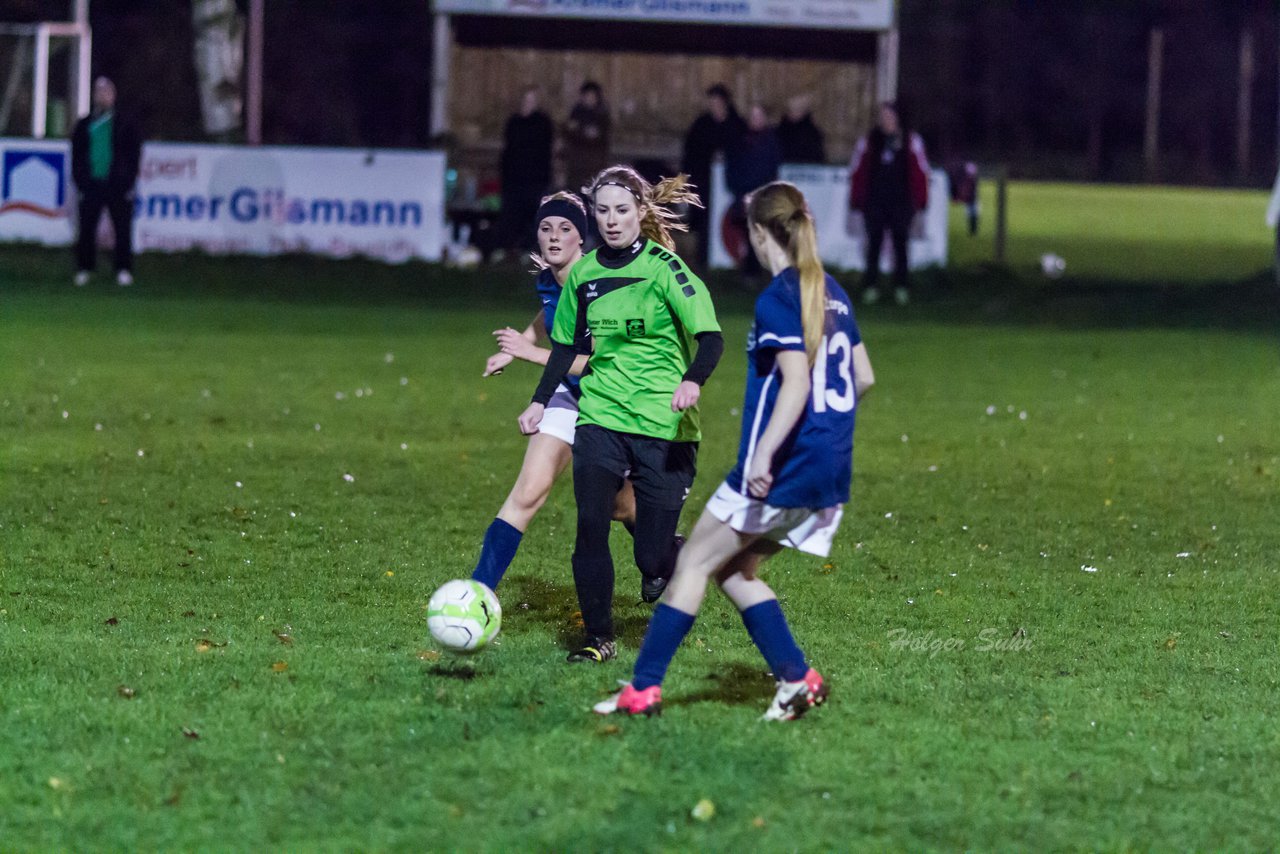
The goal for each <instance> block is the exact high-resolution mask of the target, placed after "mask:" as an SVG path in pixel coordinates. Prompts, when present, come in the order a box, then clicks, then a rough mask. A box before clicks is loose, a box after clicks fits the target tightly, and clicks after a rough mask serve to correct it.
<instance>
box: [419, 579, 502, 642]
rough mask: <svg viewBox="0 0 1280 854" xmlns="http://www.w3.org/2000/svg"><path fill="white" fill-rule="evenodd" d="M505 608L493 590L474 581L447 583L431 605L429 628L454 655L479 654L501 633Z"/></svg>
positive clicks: (461, 580) (432, 598) (434, 597)
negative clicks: (478, 652) (463, 653)
mask: <svg viewBox="0 0 1280 854" xmlns="http://www.w3.org/2000/svg"><path fill="white" fill-rule="evenodd" d="M501 626H502V606H501V605H499V604H498V597H497V596H495V595H494V594H493V591H492V590H490V589H489V588H488V587H486V586H484V585H483V584H481V583H480V582H479V581H473V580H471V579H456V580H454V581H446V582H445V583H444V584H443V585H442V586H441V587H440V589H439V590H437V591H436V592H435V593H433V594H431V600H430V601H428V602H427V628H428V629H430V630H431V637H433V638H435V639H436V643H438V644H440V645H441V646H443V647H444V648H445V649H447V650H449V651H451V652H476V651H478V650H480V649H482V648H484V646H485V645H486V644H488V643H489V641H491V640H493V639H494V637H495V636H496V635H497V634H498V629H499V628H500V627H501Z"/></svg>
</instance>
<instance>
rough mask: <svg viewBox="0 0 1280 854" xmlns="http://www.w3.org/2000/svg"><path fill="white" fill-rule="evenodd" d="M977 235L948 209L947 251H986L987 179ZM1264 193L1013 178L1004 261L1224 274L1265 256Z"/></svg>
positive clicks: (1178, 277) (1210, 277)
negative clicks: (1044, 259) (1051, 258)
mask: <svg viewBox="0 0 1280 854" xmlns="http://www.w3.org/2000/svg"><path fill="white" fill-rule="evenodd" d="M981 187H982V197H981V199H982V226H981V234H980V236H979V237H976V238H970V237H969V236H968V235H967V234H963V233H961V232H962V230H963V229H962V228H961V223H960V219H961V216H962V212H961V210H960V209H959V208H957V207H953V214H952V220H953V222H952V236H951V244H950V250H951V257H952V261H953V264H954V265H955V266H958V267H960V268H962V269H963V268H965V267H967V266H969V265H971V264H973V263H976V262H980V261H985V260H987V259H989V258H991V256H992V252H993V240H994V234H995V222H996V186H995V182H994V181H984V182H983V183H982V185H981ZM1266 208H1267V195H1266V193H1262V192H1259V191H1256V190H1206V189H1201V188H1190V187H1153V186H1123V185H1090V184H1053V183H1038V182H1031V181H1013V182H1010V184H1009V199H1008V244H1007V247H1006V253H1007V261H1008V263H1009V264H1010V265H1011V266H1012V267H1013V268H1015V269H1017V270H1020V271H1024V272H1027V273H1031V272H1033V271H1036V270H1038V269H1039V264H1040V256H1041V255H1044V254H1045V253H1054V254H1056V255H1059V256H1061V257H1062V258H1063V259H1064V260H1065V261H1066V262H1067V275H1068V276H1069V277H1072V278H1077V277H1083V278H1086V279H1106V280H1109V281H1123V282H1126V283H1128V284H1145V285H1152V284H1164V283H1171V282H1172V283H1181V284H1186V283H1192V282H1204V281H1233V280H1237V279H1244V278H1248V277H1250V276H1252V275H1254V274H1256V273H1257V271H1258V270H1261V269H1264V268H1267V267H1269V266H1270V264H1271V259H1272V257H1273V254H1274V251H1275V249H1274V243H1275V234H1274V233H1273V232H1271V231H1270V230H1268V229H1267V227H1266V225H1265V223H1264V222H1263V219H1264V216H1263V214H1264V212H1265V211H1266Z"/></svg>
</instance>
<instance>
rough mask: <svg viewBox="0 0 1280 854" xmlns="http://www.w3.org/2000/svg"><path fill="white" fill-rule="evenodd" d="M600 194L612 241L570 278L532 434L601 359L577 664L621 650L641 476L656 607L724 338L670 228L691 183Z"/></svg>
mask: <svg viewBox="0 0 1280 854" xmlns="http://www.w3.org/2000/svg"><path fill="white" fill-rule="evenodd" d="M590 195H591V199H592V206H593V212H594V213H595V216H596V224H597V225H598V227H599V230H600V234H601V237H602V238H603V240H604V245H602V246H601V247H600V248H598V249H597V250H595V251H594V252H592V253H590V254H589V255H588V256H587V257H585V258H584V259H583V260H582V261H580V262H579V263H578V264H577V265H575V267H574V269H573V272H572V273H571V274H570V276H569V280H568V281H567V282H566V283H565V287H564V295H563V296H562V297H561V300H560V306H559V309H558V310H557V311H556V323H555V328H554V329H553V330H552V332H551V340H552V352H551V358H550V360H549V361H548V362H547V367H546V370H545V371H544V373H543V375H542V382H541V383H540V384H539V386H538V389H537V391H536V392H535V393H534V396H533V402H532V403H530V404H529V408H528V409H526V410H525V412H524V413H523V414H522V415H521V416H520V428H521V430H522V431H524V432H525V433H532V432H535V431H537V430H538V429H539V424H540V422H541V421H542V420H543V418H544V412H545V409H546V407H547V405H549V402H550V401H551V400H552V399H553V395H554V391H555V388H556V386H557V384H558V383H559V382H560V381H561V378H562V377H563V376H564V373H565V371H566V370H567V368H568V366H569V365H570V363H571V362H572V360H573V358H574V357H575V356H577V355H579V354H582V353H589V354H590V361H589V362H588V364H587V369H586V371H585V372H584V374H583V376H582V380H581V384H580V389H581V397H580V399H579V402H578V403H579V414H578V426H577V434H576V438H575V441H574V450H573V486H574V497H575V498H576V500H577V503H578V526H577V535H576V538H575V543H574V554H573V580H574V585H575V587H576V588H577V593H578V603H579V605H580V606H581V609H582V619H583V624H584V627H585V632H586V637H585V639H584V640H583V643H582V645H581V647H579V648H577V649H575V650H574V651H573V652H572V653H571V654H570V655H569V660H570V661H594V662H603V661H607V660H609V659H611V658H613V657H614V656H615V655H616V645H615V642H614V631H613V586H614V570H613V558H612V556H611V555H610V553H609V515H608V511H609V508H610V507H612V504H613V497H614V495H615V494H616V493H617V491H618V489H619V488H621V486H622V484H623V483H624V479H625V478H630V480H631V482H632V484H633V487H634V490H635V502H636V520H635V551H634V554H635V560H636V565H637V567H639V569H640V572H641V574H642V575H643V576H644V579H643V581H642V583H641V597H642V598H643V599H644V600H645V601H650V602H652V601H654V600H656V599H657V598H658V596H659V595H661V593H662V591H663V589H664V588H665V587H666V584H667V581H668V579H669V578H670V577H671V573H672V571H673V569H674V566H675V556H676V552H677V551H678V550H677V548H676V547H675V540H674V539H673V537H674V534H675V531H676V526H677V524H678V523H679V520H680V511H681V509H682V508H683V507H684V501H685V499H686V498H687V497H688V495H689V489H690V487H691V486H692V485H693V478H694V475H695V474H696V464H697V450H698V442H699V441H700V440H701V433H700V430H699V425H698V409H697V404H698V399H699V397H700V396H701V387H702V384H703V383H705V382H706V381H707V378H708V377H709V376H710V375H711V372H712V370H713V369H714V368H715V366H716V363H717V362H718V361H719V359H720V355H721V354H722V353H723V350H724V340H723V338H722V337H721V335H720V326H719V324H718V323H717V321H716V316H715V309H714V307H713V306H712V303H711V295H710V293H709V292H708V291H707V287H706V285H705V284H703V282H702V281H701V280H700V279H699V278H698V277H697V276H694V275H693V274H692V273H691V272H690V271H689V269H688V268H687V267H686V266H685V265H684V262H682V261H681V260H680V259H679V258H678V257H677V256H676V255H675V253H674V252H672V245H673V242H672V240H671V230H672V229H675V228H683V226H682V225H681V224H680V223H679V222H678V220H676V218H675V216H674V214H672V213H671V211H670V210H668V209H667V205H671V204H675V203H678V202H692V203H695V204H696V203H697V201H698V200H697V196H696V195H694V194H693V193H692V192H691V191H690V190H689V189H688V188H687V185H686V183H685V179H684V177H683V176H680V177H678V178H675V179H667V180H665V181H663V182H661V183H659V184H658V186H657V187H654V186H652V185H650V184H649V183H648V182H647V181H645V180H644V179H643V178H642V177H640V175H639V174H638V173H636V172H635V171H634V170H633V169H630V168H628V167H613V168H610V169H606V170H605V171H603V172H601V173H600V174H599V175H598V176H596V179H595V180H594V182H593V183H592V186H591V194H590Z"/></svg>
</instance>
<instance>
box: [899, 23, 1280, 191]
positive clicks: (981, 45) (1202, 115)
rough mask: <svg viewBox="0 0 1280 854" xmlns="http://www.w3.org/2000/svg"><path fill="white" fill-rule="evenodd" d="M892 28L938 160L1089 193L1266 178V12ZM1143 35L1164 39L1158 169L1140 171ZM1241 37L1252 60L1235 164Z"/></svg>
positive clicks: (1274, 68) (1273, 132) (1270, 138)
mask: <svg viewBox="0 0 1280 854" xmlns="http://www.w3.org/2000/svg"><path fill="white" fill-rule="evenodd" d="M900 24H901V31H902V48H901V58H902V60H901V85H900V92H901V96H902V98H903V99H904V100H905V101H906V102H907V103H908V104H909V105H910V106H911V107H912V109H913V112H914V116H915V121H916V124H917V126H918V127H919V128H920V130H921V131H922V132H923V133H924V134H925V136H926V139H927V140H928V141H929V142H930V143H931V144H932V147H933V149H934V150H935V151H937V152H939V153H940V154H941V155H942V156H944V157H968V158H975V159H978V160H981V161H985V162H1001V163H1008V164H1009V165H1010V167H1011V168H1012V169H1013V171H1014V172H1015V174H1022V175H1027V176H1042V177H1062V178H1083V179H1092V180H1141V179H1144V178H1148V177H1149V178H1154V179H1158V180H1163V181H1172V182H1179V183H1181V182H1194V183H1225V182H1234V181H1239V182H1252V183H1257V182H1258V181H1259V180H1263V181H1270V179H1271V177H1272V176H1274V174H1275V169H1276V159H1277V158H1276V154H1277V148H1276V145H1277V133H1278V128H1277V124H1278V120H1277V97H1278V94H1280V93H1278V91H1277V88H1278V87H1277V83H1278V80H1280V59H1278V57H1277V45H1276V42H1277V6H1276V4H1275V3H1274V2H1271V0H1231V1H1230V2H1223V0H1131V2H1106V1H1105V0H1077V2H1035V1H1034V0H1016V1H1015V0H1006V2H990V0H902V4H901V10H900ZM1153 30H1159V31H1161V32H1162V33H1163V36H1164V44H1163V54H1162V60H1163V73H1162V74H1161V76H1160V83H1161V93H1160V94H1161V97H1160V100H1159V105H1160V113H1159V123H1158V128H1159V133H1158V149H1157V153H1158V157H1157V159H1156V160H1155V162H1154V163H1152V164H1148V162H1147V161H1146V159H1145V157H1144V139H1145V134H1146V117H1147V108H1148V100H1147V95H1148V70H1149V66H1148V58H1149V48H1150V44H1151V34H1152V31H1153ZM1242 36H1247V37H1248V38H1249V39H1250V40H1251V42H1252V50H1253V73H1252V75H1251V92H1250V94H1251V96H1252V97H1251V99H1250V102H1249V109H1248V128H1249V135H1248V143H1249V145H1248V150H1247V157H1246V158H1245V159H1244V161H1243V162H1241V161H1240V158H1239V157H1238V153H1237V148H1238V141H1239V136H1238V135H1239V133H1240V122H1239V117H1238V96H1239V92H1240V88H1241V86H1240V52H1241V39H1242ZM1242 170H1243V171H1242Z"/></svg>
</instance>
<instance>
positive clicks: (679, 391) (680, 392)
mask: <svg viewBox="0 0 1280 854" xmlns="http://www.w3.org/2000/svg"><path fill="white" fill-rule="evenodd" d="M700 397H702V386H700V385H698V384H697V383H695V382H693V381H692V380H685V381H684V382H682V383H680V385H678V386H676V393H675V394H673V395H671V411H672V412H684V411H685V410H686V409H688V408H689V407H690V406H694V405H696V404H697V402H698V398H700Z"/></svg>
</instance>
